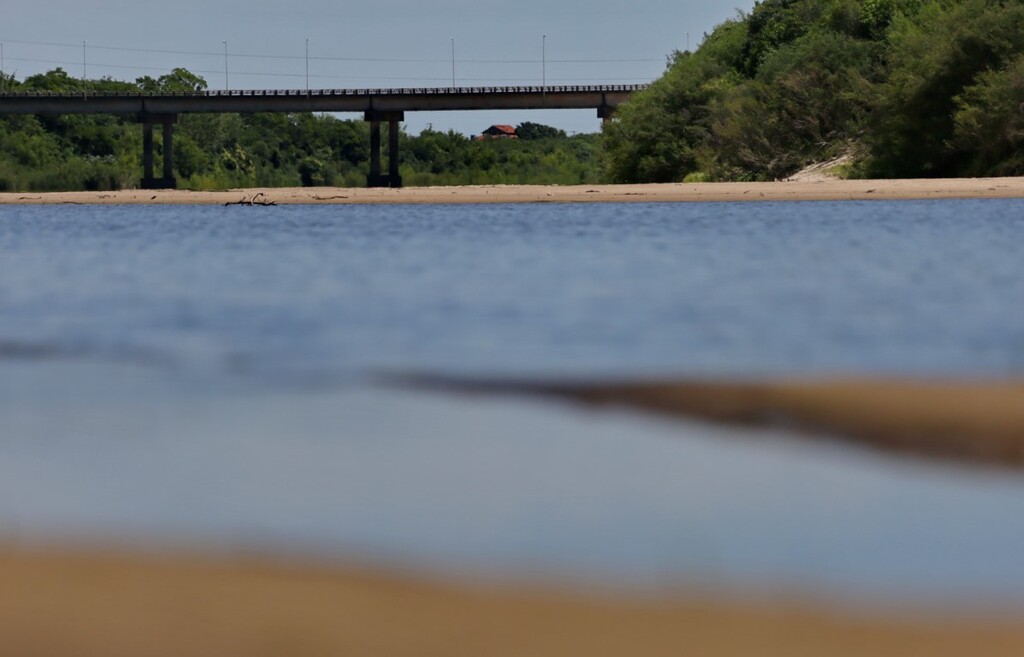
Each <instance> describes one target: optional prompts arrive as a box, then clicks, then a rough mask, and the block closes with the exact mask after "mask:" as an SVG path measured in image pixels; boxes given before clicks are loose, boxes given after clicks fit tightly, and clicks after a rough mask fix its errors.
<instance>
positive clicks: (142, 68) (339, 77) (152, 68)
mask: <svg viewBox="0 0 1024 657" xmlns="http://www.w3.org/2000/svg"><path fill="white" fill-rule="evenodd" d="M79 47H81V46H79ZM91 47H92V46H90V48H91ZM221 56H222V57H223V53H221ZM7 60H8V61H15V62H27V63H33V64H51V65H55V66H61V67H65V66H66V67H71V66H74V65H75V63H74V62H69V61H58V60H52V59H31V58H25V57H8V58H7ZM89 68H91V69H97V68H102V69H117V70H128V71H140V72H150V73H159V72H162V71H165V70H166V69H164V68H160V67H156V66H131V65H128V64H99V63H96V62H89ZM189 70H190V72H192V73H198V74H205V75H221V74H223V73H224V71H222V70H220V71H217V70H211V69H189ZM231 75H232V76H239V75H240V76H244V77H275V78H303V77H305V76H304V74H302V73H270V72H261V71H231ZM309 77H310V79H322V80H404V81H409V82H446V81H448V78H445V77H422V76H421V77H415V76H387V75H372V76H369V75H314V74H310V76H309ZM527 79H529V77H528V76H526V77H520V78H460V80H463V81H465V82H521V81H523V80H527ZM652 79H653V78H651V77H644V76H634V77H615V78H609V77H606V76H603V77H599V78H556V79H553V81H558V82H601V81H604V82H623V81H635V82H649V81H651V80H652Z"/></svg>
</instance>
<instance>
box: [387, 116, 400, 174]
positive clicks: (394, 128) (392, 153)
mask: <svg viewBox="0 0 1024 657" xmlns="http://www.w3.org/2000/svg"><path fill="white" fill-rule="evenodd" d="M398 128H399V123H398V121H389V122H388V179H389V180H388V183H390V186H391V187H401V186H402V176H401V174H399V173H398V165H399V162H400V158H399V155H398V132H399V131H398Z"/></svg>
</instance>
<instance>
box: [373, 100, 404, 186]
mask: <svg viewBox="0 0 1024 657" xmlns="http://www.w3.org/2000/svg"><path fill="white" fill-rule="evenodd" d="M363 118H364V120H366V121H369V122H370V174H369V175H368V176H366V186H367V187H401V186H402V176H401V174H399V173H398V165H399V163H400V159H399V153H398V136H399V125H400V124H401V122H402V121H404V120H405V112H379V111H377V110H369V111H368V112H366V113H365V114H364V115H363ZM381 121H387V123H388V173H387V174H382V173H381V170H380V169H381V166H380V165H381V156H380V155H381V154H380V151H381V143H380V142H381V139H380V123H381Z"/></svg>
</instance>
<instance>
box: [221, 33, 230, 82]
mask: <svg viewBox="0 0 1024 657" xmlns="http://www.w3.org/2000/svg"><path fill="white" fill-rule="evenodd" d="M221 43H223V44H224V91H227V90H228V89H230V88H231V87H229V86H228V42H227V41H221Z"/></svg>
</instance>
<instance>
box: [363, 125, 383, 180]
mask: <svg viewBox="0 0 1024 657" xmlns="http://www.w3.org/2000/svg"><path fill="white" fill-rule="evenodd" d="M383 182H384V181H383V177H382V176H381V175H380V121H372V120H371V121H370V175H369V176H368V177H367V178H366V186H367V187H387V185H386V184H382V183H383Z"/></svg>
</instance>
